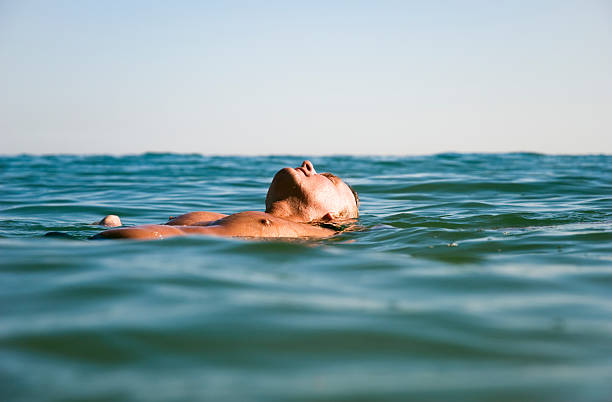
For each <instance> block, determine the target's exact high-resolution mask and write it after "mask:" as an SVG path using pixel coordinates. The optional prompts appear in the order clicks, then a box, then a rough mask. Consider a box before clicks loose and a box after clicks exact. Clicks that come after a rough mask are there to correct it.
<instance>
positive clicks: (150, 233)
mask: <svg viewBox="0 0 612 402" xmlns="http://www.w3.org/2000/svg"><path fill="white" fill-rule="evenodd" d="M199 215H221V214H217V213H214V212H204V211H201V212H190V213H187V214H184V215H181V216H179V217H177V218H175V219H172V220H170V221H169V222H168V223H165V224H163V225H141V226H134V227H127V228H118V229H110V230H106V231H104V232H102V233H99V234H98V235H96V236H94V237H95V238H106V239H118V238H131V239H164V238H168V237H175V236H185V235H211V236H225V237H253V238H258V237H259V238H273V237H287V238H296V237H328V236H332V235H334V234H335V233H336V231H334V230H332V229H327V228H322V227H319V226H316V225H311V224H305V223H298V222H292V221H289V220H286V219H283V218H279V217H276V216H274V215H271V214H268V213H266V212H260V211H245V212H239V213H236V214H232V215H226V216H224V217H222V218H220V219H217V220H210V221H207V220H202V219H199V218H198V219H197V221H193V220H192V219H191V218H192V217H195V216H199Z"/></svg>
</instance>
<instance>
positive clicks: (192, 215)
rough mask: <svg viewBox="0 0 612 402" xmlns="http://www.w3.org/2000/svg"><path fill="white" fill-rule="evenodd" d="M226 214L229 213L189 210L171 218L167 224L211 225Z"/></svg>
mask: <svg viewBox="0 0 612 402" xmlns="http://www.w3.org/2000/svg"><path fill="white" fill-rule="evenodd" d="M226 216H227V215H225V214H219V213H217V212H207V211H196V212H189V213H187V214H183V215H180V216H177V217H175V218H172V219H170V220H169V221H168V222H166V223H165V225H170V226H176V225H180V226H206V225H209V224H210V223H211V222H214V221H216V220H218V219H221V218H224V217H226Z"/></svg>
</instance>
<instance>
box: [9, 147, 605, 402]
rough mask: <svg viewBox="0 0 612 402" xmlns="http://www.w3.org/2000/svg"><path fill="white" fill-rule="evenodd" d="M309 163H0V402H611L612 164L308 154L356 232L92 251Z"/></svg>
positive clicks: (250, 205)
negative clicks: (114, 226)
mask: <svg viewBox="0 0 612 402" xmlns="http://www.w3.org/2000/svg"><path fill="white" fill-rule="evenodd" d="M303 159H305V157H293V156H286V157H285V156H272V157H204V156H200V155H174V154H145V155H138V156H124V157H112V156H44V157H38V156H15V157H0V400H2V401H30V400H37V401H67V400H105V401H107V400H108V401H126V400H136V401H183V400H210V401H222V400H229V401H276V400H278V401H354V400H357V401H385V400H389V401H396V400H398V401H403V400H453V401H457V400H465V401H468V400H469V401H473V400H482V401H493V400H494V401H515V400H538V401H609V400H612V157H611V156H545V155H538V154H500V155H479V154H442V155H435V156H425V157H351V156H338V157H319V158H317V157H314V158H312V157H309V159H311V160H312V161H313V163H314V164H315V167H316V168H317V170H318V171H332V172H334V173H336V174H338V175H339V176H341V177H343V178H345V179H346V180H347V181H348V182H349V183H350V184H352V185H353V186H354V187H355V189H356V190H357V191H358V192H359V194H360V197H361V200H362V206H361V218H360V222H359V223H360V225H362V226H363V227H364V230H363V231H358V232H351V233H345V234H342V235H339V236H337V237H335V238H333V239H329V240H318V241H299V242H282V241H245V240H236V239H219V238H207V237H188V238H172V239H168V240H163V241H88V240H86V239H87V238H88V237H89V236H91V235H93V234H95V233H97V232H99V231H100V229H99V228H98V227H95V226H91V225H89V223H91V222H93V221H95V220H97V219H100V218H101V217H102V216H104V215H106V214H110V213H113V214H117V215H119V216H121V217H122V219H123V221H124V224H126V225H136V224H143V223H153V222H164V221H165V220H166V219H167V218H168V216H170V215H178V214H181V213H184V212H188V211H195V210H210V211H217V212H223V213H232V212H236V211H242V210H263V202H264V197H265V192H266V189H267V186H268V184H269V182H270V179H271V178H272V176H273V174H274V173H275V172H276V171H277V170H278V169H280V168H282V167H284V166H297V165H298V164H300V163H301V161H302V160H303ZM50 231H59V232H63V233H67V234H69V235H71V236H72V239H61V238H49V237H43V235H44V234H45V233H47V232H50Z"/></svg>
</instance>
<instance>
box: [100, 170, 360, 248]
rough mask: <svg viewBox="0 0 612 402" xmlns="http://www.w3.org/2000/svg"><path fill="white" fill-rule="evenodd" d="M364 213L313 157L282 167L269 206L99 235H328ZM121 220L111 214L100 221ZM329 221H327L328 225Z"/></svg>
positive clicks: (195, 215)
mask: <svg viewBox="0 0 612 402" xmlns="http://www.w3.org/2000/svg"><path fill="white" fill-rule="evenodd" d="M358 216H359V197H358V196H357V193H356V192H355V191H354V190H353V189H352V188H351V187H350V186H348V185H347V184H346V183H344V182H343V181H342V180H341V179H340V178H339V177H337V176H334V175H333V174H331V173H322V174H318V173H317V172H316V170H315V168H314V166H313V165H312V163H311V162H310V161H304V162H303V163H302V165H301V166H299V167H297V168H295V169H293V168H284V169H281V170H280V171H278V173H276V175H274V178H273V179H272V183H271V184H270V188H269V189H268V194H267V196H266V212H258V211H246V212H239V213H236V214H232V215H224V214H219V213H216V212H204V211H200V212H190V213H187V214H184V215H181V216H178V217H176V218H171V219H170V220H169V221H168V222H167V223H165V224H163V225H141V226H134V227H127V228H118V229H110V230H106V231H104V232H102V233H99V234H97V235H95V236H94V238H96V239H97V238H106V239H118V238H130V239H163V238H167V237H174V236H185V235H191V234H195V235H213V236H227V237H257V238H270V237H318V238H321V237H328V236H332V235H334V234H335V233H337V230H334V229H332V228H330V226H333V225H330V224H331V223H338V222H342V221H347V220H350V219H355V218H357V217H358ZM100 223H101V224H107V225H108V226H119V225H120V221H119V218H118V217H116V216H114V215H109V216H107V217H106V218H104V219H103V220H102V221H100ZM325 224H327V225H325Z"/></svg>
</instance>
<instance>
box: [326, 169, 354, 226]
mask: <svg viewBox="0 0 612 402" xmlns="http://www.w3.org/2000/svg"><path fill="white" fill-rule="evenodd" d="M321 176H325V177H327V178H330V177H333V178H336V179H338V180H342V179H341V178H339V177H338V176H336V175H335V174H333V173H328V172H325V173H321ZM343 181H344V180H343ZM344 184H346V186H347V187H348V188H349V190H351V193H353V197H355V205H357V216H359V195H357V191H355V189H354V188H353V187H351V185H350V184H348V183H347V182H345V181H344Z"/></svg>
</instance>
